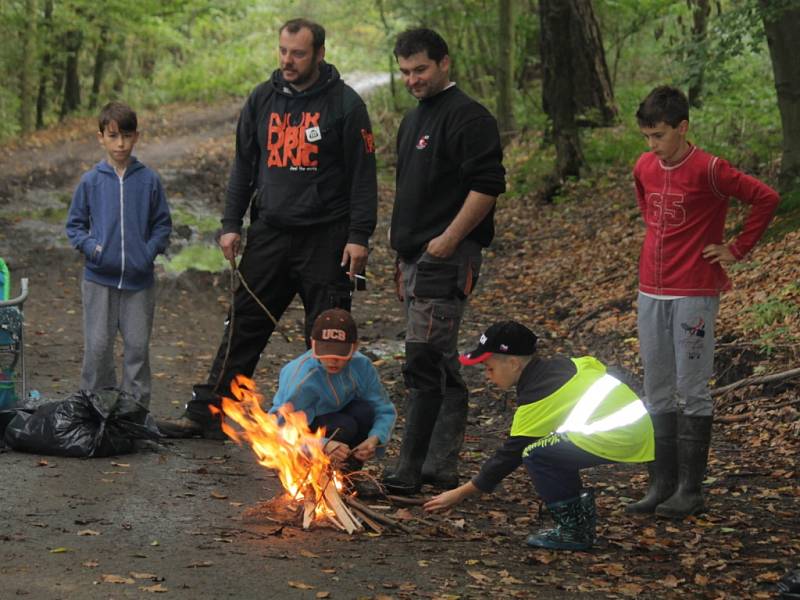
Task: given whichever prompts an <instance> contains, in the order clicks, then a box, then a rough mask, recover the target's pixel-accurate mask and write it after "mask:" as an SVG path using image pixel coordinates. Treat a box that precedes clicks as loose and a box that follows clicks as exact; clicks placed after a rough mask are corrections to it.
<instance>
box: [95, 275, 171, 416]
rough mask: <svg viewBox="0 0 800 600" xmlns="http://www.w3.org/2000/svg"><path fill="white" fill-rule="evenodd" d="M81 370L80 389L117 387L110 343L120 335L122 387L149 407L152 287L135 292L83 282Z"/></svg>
mask: <svg viewBox="0 0 800 600" xmlns="http://www.w3.org/2000/svg"><path fill="white" fill-rule="evenodd" d="M82 289H83V339H84V353H83V369H82V371H81V389H84V390H90V391H93V390H100V389H102V388H104V387H117V374H116V371H115V368H114V342H115V340H116V337H117V331H119V332H120V334H122V344H123V345H122V349H123V366H122V387H121V389H122V390H123V391H125V392H128V393H130V394H132V395H133V396H134V397H135V398H136V399H137V401H138V402H139V403H140V404H142V405H143V406H145V407H149V405H150V354H149V346H150V332H151V331H152V329H153V313H154V312H155V297H156V293H155V285H153V286H151V287H149V288H147V289H144V290H137V291H130V290H118V289H116V288H112V287H106V286H104V285H99V284H97V283H93V282H91V281H86V280H84V281H83V284H82Z"/></svg>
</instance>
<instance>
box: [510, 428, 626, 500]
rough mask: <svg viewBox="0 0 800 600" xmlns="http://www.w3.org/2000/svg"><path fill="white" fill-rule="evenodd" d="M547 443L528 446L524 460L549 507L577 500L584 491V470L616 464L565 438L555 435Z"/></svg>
mask: <svg viewBox="0 0 800 600" xmlns="http://www.w3.org/2000/svg"><path fill="white" fill-rule="evenodd" d="M545 441H546V443H543V444H541V445H540V444H537V443H534V444H531V446H528V448H526V449H525V451H524V452H523V458H522V464H524V465H525V468H526V469H527V470H528V475H530V477H531V479H532V480H533V487H535V488H536V491H537V492H538V494H539V496H540V497H541V499H542V500H543V501H544V502H545V504H552V503H553V502H560V501H561V500H569V499H571V498H575V497H577V496H578V495H579V494H580V493H581V488H582V484H581V475H580V471H581V469H585V468H587V467H595V466H597V465H605V464H610V463H612V462H613V461H611V460H607V459H605V458H601V457H599V456H595V455H594V454H590V453H588V452H586V451H585V450H581V449H580V448H578V447H577V446H576V445H575V444H573V443H572V442H570V441H569V440H568V439H567V437H566V436H565V435H556V434H554V435H552V436H548V437H547V438H544V439H543V440H542V442H545Z"/></svg>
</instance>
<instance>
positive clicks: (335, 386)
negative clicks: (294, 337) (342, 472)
mask: <svg viewBox="0 0 800 600" xmlns="http://www.w3.org/2000/svg"><path fill="white" fill-rule="evenodd" d="M357 347H358V330H357V328H356V324H355V321H354V320H353V317H352V316H351V315H350V313H349V312H347V311H346V310H342V309H339V308H333V309H330V310H326V311H324V312H322V313H321V314H320V315H319V316H318V317H317V319H316V320H315V321H314V326H313V328H312V330H311V350H308V351H307V352H305V353H304V354H302V355H300V356H298V357H297V358H295V359H294V360H292V361H291V362H289V363H288V364H287V365H286V366H284V367H283V369H281V374H280V378H279V382H278V393H277V394H275V397H274V398H273V399H272V409H271V410H270V412H273V413H274V412H277V410H278V407H280V406H282V405H284V404H286V403H291V404H292V406H293V408H294V409H295V410H300V411H303V412H304V413H305V414H306V417H307V418H308V423H309V427H310V428H311V429H312V430H313V431H316V430H317V429H319V428H320V427H325V431H326V433H327V435H329V436H331V439H330V441H328V443H327V445H326V452H328V454H329V455H330V456H331V458H332V459H333V460H334V461H336V462H345V461H346V462H347V463H348V466H349V470H356V469H358V468H360V467H361V465H363V463H364V462H365V461H367V460H369V459H370V458H372V457H374V456H375V454H376V452H378V453H380V454H382V452H383V450H384V449H385V446H386V443H387V442H388V441H389V437H390V436H391V433H392V427H393V426H394V422H395V419H396V418H397V411H396V410H395V407H394V404H392V402H391V400H389V396H388V395H387V394H386V390H385V389H384V388H383V385H382V384H381V382H380V380H379V379H378V371H377V370H376V369H375V367H374V366H373V365H372V362H371V361H370V360H369V359H368V358H367V357H366V356H364V355H363V354H361V353H360V352H357V351H356V349H357Z"/></svg>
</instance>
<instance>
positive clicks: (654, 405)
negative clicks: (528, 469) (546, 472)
mask: <svg viewBox="0 0 800 600" xmlns="http://www.w3.org/2000/svg"><path fill="white" fill-rule="evenodd" d="M636 119H637V121H638V123H639V129H640V130H641V132H642V135H644V137H645V139H646V140H647V144H648V146H649V148H650V151H649V152H645V153H644V154H642V155H641V156H640V157H639V160H638V161H637V162H636V167H635V168H634V170H633V177H634V181H635V183H636V198H637V200H638V202H639V208H640V209H641V211H642V217H643V219H644V222H645V226H646V231H645V238H644V243H643V245H642V253H641V256H640V257H639V298H638V306H639V308H638V326H639V351H640V355H641V358H642V365H643V366H644V387H645V395H646V398H645V399H644V400H645V402H646V405H647V409H648V412H649V413H650V416H651V417H652V420H653V429H654V431H655V461H654V462H653V463H650V464H649V465H648V471H649V473H650V485H649V490H648V492H647V495H646V496H645V497H644V498H643V499H642V500H641V501H639V502H636V503H634V504H631V505H629V506H628V507H627V510H628V512H630V513H653V512H655V514H656V515H658V516H663V517H671V518H683V517H685V516H687V515H691V514H695V513H697V512H700V511H702V510H703V508H704V504H703V495H702V481H703V478H704V477H705V470H706V463H707V461H708V447H709V441H710V438H711V422H712V413H713V402H712V400H711V395H710V393H709V390H708V382H709V379H710V378H711V376H712V375H713V370H714V322H715V320H716V316H717V310H718V308H719V294H720V292H722V291H723V290H727V289H729V288H730V281H729V280H728V277H727V275H726V274H725V270H724V269H723V265H724V264H728V263H732V262H734V261H736V260H741V259H742V258H744V257H745V256H746V255H747V253H748V252H749V251H750V250H751V249H752V248H753V246H754V245H755V244H756V242H757V241H758V240H759V238H760V237H761V235H762V234H763V233H764V230H765V229H766V228H767V225H768V224H769V221H770V219H771V218H772V215H773V213H774V212H775V209H776V208H777V206H778V202H779V197H778V194H777V193H776V192H775V191H774V190H773V189H771V188H770V187H769V186H767V185H765V184H764V183H762V182H760V181H758V180H757V179H755V178H753V177H750V176H749V175H745V174H744V173H742V172H740V171H737V170H736V169H734V168H733V167H731V166H730V164H728V162H727V161H725V160H723V159H721V158H718V157H716V156H713V155H711V154H708V153H707V152H704V151H702V150H700V149H699V148H697V147H696V146H694V145H692V144H691V143H690V142H688V141H687V139H686V134H687V131H688V129H689V103H688V101H687V99H686V96H685V95H684V94H683V93H682V92H681V91H680V90H678V89H676V88H673V87H669V86H661V87H657V88H655V89H654V90H653V91H652V92H650V94H648V96H647V97H646V98H645V99H644V100H643V101H642V103H641V104H640V105H639V110H638V111H637V112H636ZM731 196H733V197H735V198H737V199H738V200H740V201H742V202H746V203H747V204H749V205H750V206H751V209H750V212H749V214H748V216H747V219H746V220H745V223H744V226H743V227H742V230H741V233H739V235H738V236H736V238H735V239H733V240H732V241H731V242H730V243H728V244H725V243H724V242H723V235H724V229H725V216H726V214H727V211H728V198H729V197H731Z"/></svg>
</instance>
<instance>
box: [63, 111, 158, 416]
mask: <svg viewBox="0 0 800 600" xmlns="http://www.w3.org/2000/svg"><path fill="white" fill-rule="evenodd" d="M137 126H138V122H137V118H136V113H135V112H134V111H133V110H132V109H131V108H130V107H129V106H127V105H126V104H122V103H121V102H110V103H109V104H107V105H106V106H104V107H103V109H102V110H101V111H100V117H99V131H98V132H97V140H98V141H99V142H100V145H101V146H102V147H103V149H104V150H105V151H106V154H107V157H106V159H105V160H102V161H100V162H99V163H97V164H96V165H95V166H94V167H93V168H92V169H91V170H89V171H88V172H87V173H84V175H83V177H81V181H80V183H79V184H78V187H77V189H76V190H75V193H74V195H73V196H72V204H71V206H70V209H69V213H68V215H67V225H66V230H67V237H68V238H69V241H70V243H71V244H72V246H73V247H74V248H75V249H77V250H78V251H80V252H81V253H82V254H83V255H84V258H85V267H84V271H83V282H82V286H81V291H82V294H83V334H84V355H83V368H82V371H81V389H84V390H89V391H94V390H100V389H102V388H105V387H117V376H116V372H115V369H114V340H115V338H116V336H117V331H119V332H120V334H121V335H122V343H123V352H124V360H123V369H122V386H121V389H122V390H123V391H125V392H128V393H130V394H132V396H133V397H134V398H135V399H136V401H137V402H138V403H139V404H140V405H142V406H144V407H145V408H148V407H149V405H150V357H149V345H150V332H151V330H152V327H153V313H154V311H155V288H154V277H153V261H154V260H155V257H156V255H158V254H160V253H163V252H164V251H165V250H166V248H167V245H168V243H169V235H170V232H171V231H172V219H171V217H170V212H169V206H168V205H167V199H166V196H165V195H164V188H163V186H162V185H161V180H160V179H159V177H158V175H157V174H156V173H155V172H154V171H151V170H150V169H148V168H147V167H145V166H144V165H143V164H142V163H140V162H139V161H138V160H136V157H134V156H132V155H131V153H132V152H133V148H134V146H135V145H136V142H137V141H138V139H139V132H138V131H137Z"/></svg>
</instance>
